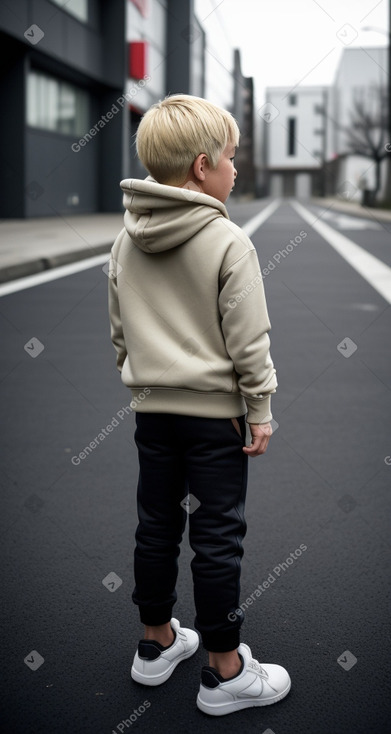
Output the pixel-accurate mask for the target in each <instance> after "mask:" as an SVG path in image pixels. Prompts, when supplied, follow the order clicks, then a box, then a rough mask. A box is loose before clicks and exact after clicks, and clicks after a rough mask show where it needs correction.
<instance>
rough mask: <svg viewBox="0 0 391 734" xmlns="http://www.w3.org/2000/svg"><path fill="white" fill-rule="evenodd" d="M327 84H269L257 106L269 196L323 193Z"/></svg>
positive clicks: (301, 195) (302, 195)
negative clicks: (282, 85) (291, 85)
mask: <svg viewBox="0 0 391 734" xmlns="http://www.w3.org/2000/svg"><path fill="white" fill-rule="evenodd" d="M327 104H328V90H327V88H326V87H296V88H294V89H292V88H289V87H269V88H268V89H267V90H266V102H265V105H263V106H262V107H261V108H260V115H261V116H262V117H263V120H264V145H265V148H264V150H265V166H266V169H267V175H268V190H269V193H270V194H271V195H272V196H295V197H298V198H301V197H302V198H307V197H309V196H311V195H320V194H321V193H322V176H321V168H322V163H323V160H324V159H325V157H326V147H327V127H326V125H327V121H325V116H324V113H323V112H324V109H325V107H327Z"/></svg>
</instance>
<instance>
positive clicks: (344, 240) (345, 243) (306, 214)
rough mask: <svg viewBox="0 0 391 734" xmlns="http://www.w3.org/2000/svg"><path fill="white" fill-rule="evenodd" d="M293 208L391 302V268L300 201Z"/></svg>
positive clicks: (294, 203) (293, 202) (292, 202)
mask: <svg viewBox="0 0 391 734" xmlns="http://www.w3.org/2000/svg"><path fill="white" fill-rule="evenodd" d="M291 205H292V207H293V209H295V210H296V211H297V213H298V214H299V216H301V217H302V218H303V219H304V220H305V221H306V222H307V223H308V224H309V225H310V226H311V227H312V228H313V229H315V230H316V231H317V232H318V233H319V234H320V236H321V237H323V238H324V239H325V240H326V242H328V243H329V245H331V246H332V247H334V249H335V250H336V251H337V252H338V253H339V254H340V255H341V257H343V258H344V259H345V260H346V262H348V263H349V265H351V267H352V268H354V269H355V270H356V271H357V272H358V273H360V275H361V276H362V277H363V278H365V280H366V281H367V282H368V283H369V284H370V285H371V286H372V288H374V289H375V290H376V291H377V292H378V293H380V295H381V296H383V298H384V299H385V300H386V301H387V303H391V268H390V267H388V265H386V264H385V263H383V262H382V261H381V260H379V259H378V258H377V257H375V256H374V255H371V254H370V253H369V252H367V251H366V250H365V249H364V248H363V247H360V246H359V245H356V243H355V242H353V241H352V240H350V239H349V238H348V237H345V235H343V234H341V233H340V232H336V231H335V230H334V229H333V228H332V227H330V226H329V225H328V224H326V223H325V222H322V221H321V219H319V218H318V217H316V216H314V214H313V213H312V212H310V211H309V210H308V209H305V208H304V206H302V205H301V204H299V202H298V201H291Z"/></svg>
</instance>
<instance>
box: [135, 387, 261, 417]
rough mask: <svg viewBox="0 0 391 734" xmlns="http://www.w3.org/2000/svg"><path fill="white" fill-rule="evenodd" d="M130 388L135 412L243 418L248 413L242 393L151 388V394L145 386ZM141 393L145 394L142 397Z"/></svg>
mask: <svg viewBox="0 0 391 734" xmlns="http://www.w3.org/2000/svg"><path fill="white" fill-rule="evenodd" d="M130 390H131V392H132V397H133V400H132V408H133V410H134V412H135V413H174V414H176V415H192V416H197V417H200V418H239V416H241V415H244V414H245V413H247V406H246V403H245V400H244V398H243V397H242V396H241V395H240V394H239V393H233V394H231V393H214V392H196V391H192V390H181V389H177V388H169V389H161V388H153V387H151V388H149V390H150V392H149V393H148V395H145V388H141V387H131V388H130ZM141 395H143V396H144V397H143V398H141ZM139 396H140V397H139Z"/></svg>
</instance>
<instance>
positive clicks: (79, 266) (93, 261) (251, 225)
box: [0, 199, 281, 297]
mask: <svg viewBox="0 0 391 734" xmlns="http://www.w3.org/2000/svg"><path fill="white" fill-rule="evenodd" d="M280 203H281V201H280V199H276V200H275V201H272V202H271V203H270V204H268V206H266V207H265V209H262V211H261V212H259V214H256V215H255V217H253V218H252V219H249V221H248V222H246V224H245V225H244V226H243V227H242V229H243V232H245V233H246V235H247V236H248V237H251V235H253V234H254V232H256V231H257V229H259V227H260V226H261V224H263V223H264V222H266V219H268V218H269V217H270V216H271V215H272V214H273V213H274V212H275V211H276V209H278V207H279V206H280ZM109 258H110V253H109V252H108V253H107V254H103V255H96V256H95V257H88V258H87V259H86V260H78V262H75V263H70V264H69V265H62V266H61V267H59V268H50V269H49V270H45V271H44V272H43V273H36V274H35V275H27V276H26V277H25V278H17V280H11V281H9V282H8V283H3V284H1V285H0V297H1V296H7V295H9V294H10V293H16V292H17V291H23V290H25V289H26V288H33V287H34V286H36V285H41V284H42V283H48V282H49V281H51V280H57V278H65V276H66V275H73V273H79V272H80V271H81V270H87V269H88V268H95V267H96V266H97V265H101V264H103V263H106V262H108V260H109Z"/></svg>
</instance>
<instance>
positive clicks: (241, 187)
mask: <svg viewBox="0 0 391 734" xmlns="http://www.w3.org/2000/svg"><path fill="white" fill-rule="evenodd" d="M233 78H234V107H233V114H234V117H235V118H236V120H237V123H238V125H239V128H240V133H241V134H240V144H239V148H238V149H237V152H236V156H235V166H236V168H237V170H238V178H237V180H236V182H235V189H234V192H233V195H234V196H243V195H248V196H254V193H255V166H254V132H255V131H254V88H253V79H252V77H245V76H243V74H242V71H241V65H240V51H239V50H237V49H236V50H235V53H234V71H233Z"/></svg>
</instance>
